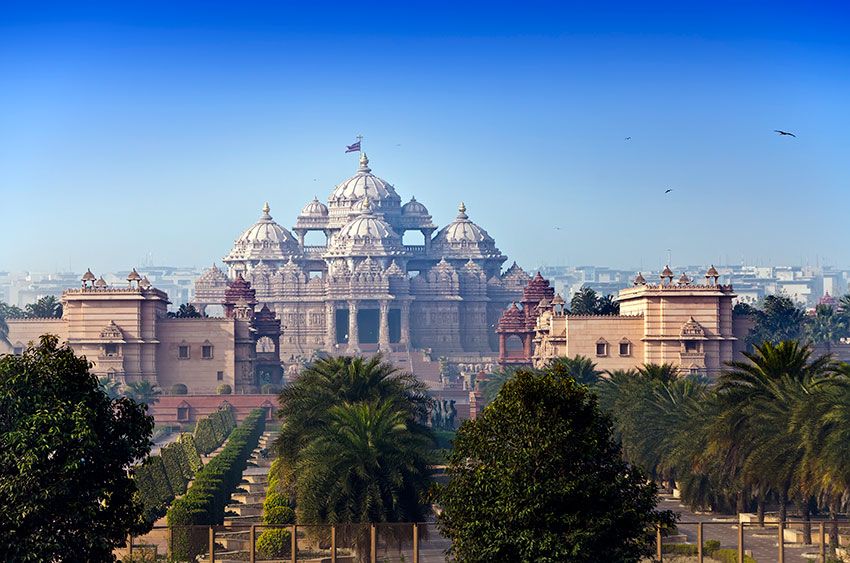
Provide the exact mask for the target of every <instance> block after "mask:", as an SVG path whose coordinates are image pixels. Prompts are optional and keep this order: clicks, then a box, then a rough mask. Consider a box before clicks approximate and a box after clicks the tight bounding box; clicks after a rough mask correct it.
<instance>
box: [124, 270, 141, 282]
mask: <svg viewBox="0 0 850 563" xmlns="http://www.w3.org/2000/svg"><path fill="white" fill-rule="evenodd" d="M141 279H142V276H140V275H139V272H137V271H136V268H133V271H132V272H130V273H129V274H127V281H139V280H141Z"/></svg>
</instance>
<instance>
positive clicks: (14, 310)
mask: <svg viewBox="0 0 850 563" xmlns="http://www.w3.org/2000/svg"><path fill="white" fill-rule="evenodd" d="M26 316H27V314H26V312H25V311H24V310H23V309H21V308H20V307H18V306H16V305H9V304H8V303H4V302H2V301H0V318H4V319H22V318H24V317H26Z"/></svg>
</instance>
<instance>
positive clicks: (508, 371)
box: [478, 368, 515, 405]
mask: <svg viewBox="0 0 850 563" xmlns="http://www.w3.org/2000/svg"><path fill="white" fill-rule="evenodd" d="M514 371H515V370H514V369H513V368H501V369H497V370H494V371H492V372H490V373H488V374H487V375H486V376H484V377H483V378H481V380H480V381H479V382H478V390H479V391H480V392H481V398H482V399H483V400H484V404H485V405H487V404H490V403H491V402H493V399H495V398H496V395H498V394H499V390H500V389H501V388H502V386H503V385H504V384H505V382H506V381H507V380H508V379H510V378H511V377H513V375H514Z"/></svg>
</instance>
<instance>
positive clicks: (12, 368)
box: [0, 335, 153, 562]
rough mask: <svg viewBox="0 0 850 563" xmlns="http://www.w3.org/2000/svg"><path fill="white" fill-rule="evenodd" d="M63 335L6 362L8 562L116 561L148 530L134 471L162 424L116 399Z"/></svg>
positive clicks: (0, 384)
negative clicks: (117, 552)
mask: <svg viewBox="0 0 850 563" xmlns="http://www.w3.org/2000/svg"><path fill="white" fill-rule="evenodd" d="M89 367H90V364H89V363H88V362H87V361H86V359H85V358H82V357H78V356H76V355H75V354H74V352H73V351H72V350H71V349H70V348H67V347H60V346H59V345H58V338H57V337H55V336H50V335H46V336H42V337H41V339H40V343H39V344H38V345H36V346H33V347H28V348H27V349H26V350H25V351H24V353H23V355H21V356H3V357H1V358H0V553H2V554H3V556H4V559H5V560H7V561H23V562H30V561H32V562H36V561H39V562H40V561H80V560H86V561H111V560H112V551H113V549H115V548H116V547H119V546H121V545H123V544H124V542H125V541H126V539H127V534H128V533H131V532H134V533H138V532H142V531H143V529H142V527H143V525H142V523H141V522H142V520H141V517H142V504H141V502H140V501H139V499H138V498H137V497H136V496H135V494H134V493H135V485H134V483H133V480H132V478H131V472H130V467H131V466H132V465H133V464H135V463H136V462H138V461H139V460H141V459H142V458H144V457H145V456H146V455H147V454H148V452H149V451H150V436H151V432H152V431H153V418H152V417H150V416H147V415H146V414H145V410H144V407H143V406H141V405H139V404H137V403H135V402H134V401H132V400H131V399H127V398H123V397H122V398H119V399H115V400H110V399H109V398H108V397H107V396H106V395H105V394H104V393H102V392H101V391H100V389H99V388H98V382H97V379H96V378H95V376H94V375H92V374H91V373H90V372H89Z"/></svg>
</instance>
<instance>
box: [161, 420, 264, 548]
mask: <svg viewBox="0 0 850 563" xmlns="http://www.w3.org/2000/svg"><path fill="white" fill-rule="evenodd" d="M231 414H232V413H231ZM264 429H265V411H264V410H263V409H256V410H254V411H252V412H251V414H249V415H248V417H246V418H245V420H244V422H243V423H242V424H241V425H240V426H239V427H238V428H236V430H234V431H233V432H231V434H230V438H229V439H228V440H227V444H226V445H225V446H224V448H223V449H222V450H221V452H220V453H219V454H218V455H216V456H215V457H214V458H212V459H211V460H210V461H209V462H208V463H207V464H206V465H205V466H204V467H203V468H202V469H201V470H200V471H198V473H197V474H196V475H195V480H194V481H193V482H192V486H191V487H189V490H188V491H187V492H186V494H185V495H183V496H182V497H180V498H179V499H177V500H176V501H175V502H174V503H173V504H172V505H171V508H169V509H168V525H169V526H171V527H172V539H173V549H174V551H173V552H172V554H171V557H172V558H174V559H178V560H181V561H182V560H185V559H189V560H192V559H193V558H194V557H195V556H197V555H200V554H202V553H204V552H205V549H206V545H205V537H206V536H205V535H204V534H205V533H206V532H205V531H203V529H202V528H192V527H191V526H211V525H220V524H222V522H223V521H224V510H225V506H226V504H227V502H228V501H229V500H230V493H231V492H233V490H235V489H236V487H237V486H238V484H239V482H240V481H241V480H242V472H243V471H244V470H245V468H246V467H247V463H248V458H249V457H250V455H251V452H252V451H253V450H254V448H256V447H257V444H258V443H259V441H260V435H261V434H262V433H263V430H264ZM198 530H202V531H203V533H198Z"/></svg>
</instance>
